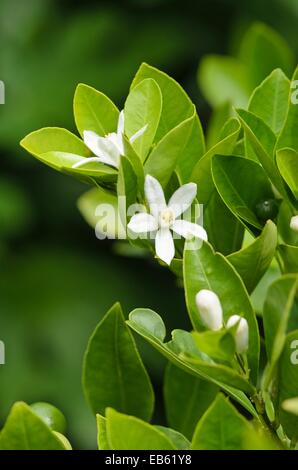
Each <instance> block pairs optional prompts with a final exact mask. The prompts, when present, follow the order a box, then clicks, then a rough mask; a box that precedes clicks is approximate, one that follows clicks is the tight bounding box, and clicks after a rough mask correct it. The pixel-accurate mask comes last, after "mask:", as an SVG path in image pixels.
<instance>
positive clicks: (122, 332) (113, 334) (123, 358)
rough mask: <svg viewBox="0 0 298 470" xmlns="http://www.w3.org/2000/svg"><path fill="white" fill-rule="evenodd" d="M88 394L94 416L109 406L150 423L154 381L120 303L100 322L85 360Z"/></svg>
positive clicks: (85, 386)
mask: <svg viewBox="0 0 298 470" xmlns="http://www.w3.org/2000/svg"><path fill="white" fill-rule="evenodd" d="M83 385H84V391H85V395H86V398H87V401H88V402H89V404H90V406H91V408H92V410H93V412H94V413H101V414H104V412H105V409H106V407H107V406H115V407H116V408H117V409H119V410H121V411H123V412H127V413H133V414H134V415H135V416H139V417H140V418H143V419H145V420H149V419H150V417H151V415H152V411H153V404H154V395H153V390H152V386H151V383H150V379H149V377H148V375H147V372H146V370H145V368H144V366H143V364H142V361H141V358H140V356H139V354H138V351H137V349H136V346H135V342H134V340H133V337H132V335H131V333H130V330H129V329H128V328H127V326H126V324H125V321H124V317H123V314H122V311H121V307H120V305H119V304H115V305H114V306H113V307H112V308H111V309H110V310H109V311H108V313H107V314H106V315H105V317H104V318H103V319H102V320H101V321H100V323H99V324H98V326H97V328H96V330H95V331H94V333H93V335H92V336H91V338H90V341H89V344H88V348H87V351H86V354H85V359H84V368H83Z"/></svg>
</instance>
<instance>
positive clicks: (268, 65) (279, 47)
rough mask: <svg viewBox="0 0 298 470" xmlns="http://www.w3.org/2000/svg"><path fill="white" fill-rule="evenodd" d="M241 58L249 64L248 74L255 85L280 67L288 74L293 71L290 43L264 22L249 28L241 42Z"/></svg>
mask: <svg viewBox="0 0 298 470" xmlns="http://www.w3.org/2000/svg"><path fill="white" fill-rule="evenodd" d="M239 58H240V60H241V61H242V62H243V63H244V64H246V65H247V74H248V75H249V79H250V82H251V83H252V86H254V87H255V86H257V85H259V84H260V83H261V81H262V80H264V78H265V77H267V76H268V75H269V73H271V72H272V70H274V69H276V68H278V67H280V68H281V69H282V70H284V72H285V73H286V74H291V72H292V67H293V54H292V51H291V50H290V48H289V46H288V44H287V43H286V41H285V40H284V38H283V37H282V36H280V35H279V34H278V33H277V32H276V31H275V30H273V29H272V28H270V27H269V26H267V25H265V24H263V23H259V22H256V23H254V24H253V25H252V26H251V27H250V28H249V29H248V31H247V32H246V34H245V36H244V38H243V40H242V43H241V47H240V51H239Z"/></svg>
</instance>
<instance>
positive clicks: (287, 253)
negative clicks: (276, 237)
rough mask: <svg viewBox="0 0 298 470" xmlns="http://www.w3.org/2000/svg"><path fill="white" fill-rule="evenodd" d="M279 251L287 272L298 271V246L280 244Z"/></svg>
mask: <svg viewBox="0 0 298 470" xmlns="http://www.w3.org/2000/svg"><path fill="white" fill-rule="evenodd" d="M278 252H279V253H280V255H281V258H282V261H283V270H284V272H286V273H297V272H298V246H291V245H279V247H278Z"/></svg>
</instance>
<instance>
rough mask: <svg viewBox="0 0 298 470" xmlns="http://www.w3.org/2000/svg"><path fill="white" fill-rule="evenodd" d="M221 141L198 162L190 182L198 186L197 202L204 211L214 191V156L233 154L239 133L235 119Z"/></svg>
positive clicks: (224, 132)
mask: <svg viewBox="0 0 298 470" xmlns="http://www.w3.org/2000/svg"><path fill="white" fill-rule="evenodd" d="M222 132H223V134H222V136H221V140H220V141H219V142H218V143H217V144H216V145H215V146H214V147H212V148H211V149H210V150H208V152H206V153H205V155H204V156H203V157H202V158H201V159H200V160H199V161H198V163H197V164H196V166H195V167H194V169H193V171H192V174H191V177H190V181H192V182H193V183H196V184H197V186H198V194H197V197H198V200H199V202H200V203H201V204H204V210H205V211H206V210H207V209H208V204H209V201H210V199H211V197H212V195H213V193H214V192H216V189H215V187H214V183H213V179H212V173H211V160H212V157H213V156H214V155H216V154H221V155H229V154H231V153H232V152H233V149H234V147H235V145H236V142H237V138H238V135H239V132H240V124H239V121H238V120H237V119H231V120H229V121H228V122H227V124H226V126H225V127H224V129H223V131H222Z"/></svg>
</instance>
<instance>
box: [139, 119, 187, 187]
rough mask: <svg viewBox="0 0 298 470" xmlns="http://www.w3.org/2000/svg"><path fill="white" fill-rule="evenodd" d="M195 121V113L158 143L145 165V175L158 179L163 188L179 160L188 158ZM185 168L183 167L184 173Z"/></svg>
mask: <svg viewBox="0 0 298 470" xmlns="http://www.w3.org/2000/svg"><path fill="white" fill-rule="evenodd" d="M195 120H196V114H195V111H194V114H193V115H192V117H191V118H189V119H187V120H185V121H183V122H181V123H180V124H179V125H178V126H177V127H175V128H174V129H172V130H171V131H170V132H169V133H168V134H166V135H165V136H164V137H163V138H162V139H161V140H160V141H159V142H158V144H157V145H156V147H154V149H153V150H152V152H151V153H150V155H149V157H148V159H147V161H146V163H145V166H144V170H145V174H149V175H151V176H154V177H155V178H157V179H158V180H159V182H160V184H161V185H162V186H163V187H165V186H166V185H167V183H168V182H169V180H170V178H171V176H172V173H173V172H174V170H175V168H176V166H177V165H179V159H180V158H181V159H182V158H185V159H186V160H187V158H188V154H187V148H190V138H192V137H193V126H194V122H195ZM194 155H195V154H194ZM185 168H186V167H184V166H183V171H185ZM180 170H181V164H180Z"/></svg>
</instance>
